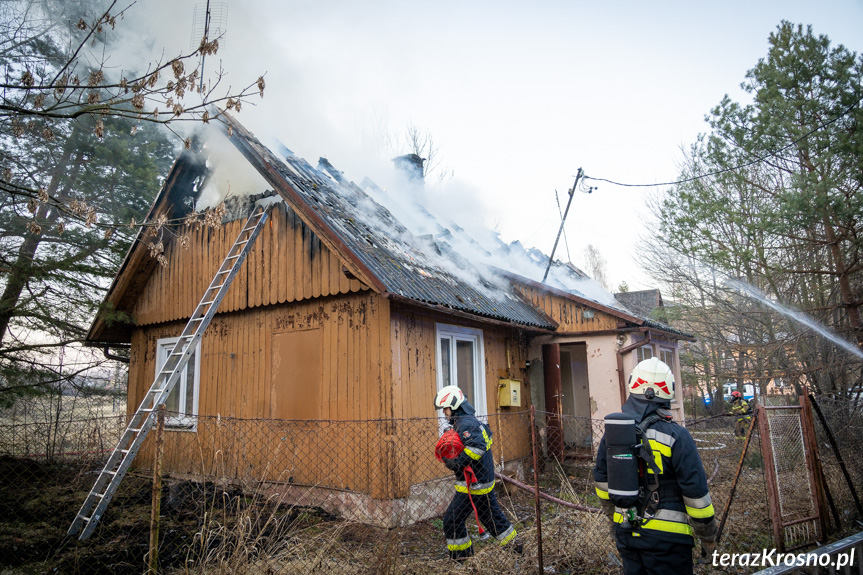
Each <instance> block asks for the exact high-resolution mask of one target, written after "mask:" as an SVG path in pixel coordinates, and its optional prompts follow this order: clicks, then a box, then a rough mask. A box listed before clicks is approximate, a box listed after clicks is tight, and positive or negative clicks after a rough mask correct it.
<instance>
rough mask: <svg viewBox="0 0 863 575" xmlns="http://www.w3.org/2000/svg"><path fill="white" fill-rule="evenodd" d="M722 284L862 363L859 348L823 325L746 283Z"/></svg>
mask: <svg viewBox="0 0 863 575" xmlns="http://www.w3.org/2000/svg"><path fill="white" fill-rule="evenodd" d="M724 283H725V285H727V286H728V287H730V288H732V289H736V290H738V291H740V292H742V293H744V294H746V295H747V296H749V297H751V298H753V299H756V300H758V301H760V302H761V303H763V304H764V305H766V306H767V307H769V308H770V309H772V310H774V311H777V312H779V313H781V314H782V315H784V316H786V317H788V318H790V319H792V320H794V321H796V322H797V323H800V324H802V325H804V326H806V327H808V328H809V329H811V330H813V331H815V332H816V333H818V334H819V335H821V336H822V337H824V338H826V339H828V340H830V341H832V342H833V343H835V344H836V345H837V346H839V347H841V348H842V349H844V350H845V351H847V352H848V353H850V354H852V355H854V356H855V357H856V358H857V359H859V360H861V361H863V351H861V350H860V348H859V347H857V346H856V345H854V344H853V343H851V342H850V341H847V340H845V339H842V338H841V337H839V336H838V335H836V334H835V333H833V332H831V331H830V330H828V329H827V328H826V327H824V326H823V325H821V324H820V323H818V322H817V321H815V320H814V319H812V318H811V317H809V316H807V315H806V314H804V313H803V312H801V311H800V310H796V309H792V308H789V307H786V306H784V305H782V304H780V303H777V302H775V301H773V300H772V299H770V298H769V297H767V295H765V294H763V293H762V292H761V291H760V290H758V289H756V288H755V287H753V286H751V285H749V284H748V283H746V282H744V281H741V280H737V279H733V278H726V279H725V282H724Z"/></svg>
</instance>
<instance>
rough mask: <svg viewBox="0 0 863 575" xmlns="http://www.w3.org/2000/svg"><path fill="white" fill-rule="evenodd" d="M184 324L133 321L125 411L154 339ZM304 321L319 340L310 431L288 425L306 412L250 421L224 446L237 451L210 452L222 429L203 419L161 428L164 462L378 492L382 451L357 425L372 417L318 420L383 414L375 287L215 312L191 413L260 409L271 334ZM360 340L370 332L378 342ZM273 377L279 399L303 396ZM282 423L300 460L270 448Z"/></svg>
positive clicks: (379, 303)
mask: <svg viewBox="0 0 863 575" xmlns="http://www.w3.org/2000/svg"><path fill="white" fill-rule="evenodd" d="M183 325H184V324H183V322H172V323H168V324H161V325H158V326H153V327H147V328H143V329H137V330H135V332H134V334H133V337H132V358H133V363H131V369H130V373H129V409H130V411H131V410H134V409H136V408H137V406H138V403H139V402H140V401H141V399H142V398H143V396H144V393H145V392H146V390H147V389H149V387H150V385H151V384H152V381H153V378H154V377H155V369H156V366H155V362H156V343H157V341H158V340H159V339H162V338H167V337H176V336H177V335H179V333H180V331H181V330H182V328H183ZM308 330H320V340H321V344H322V349H321V359H322V364H321V372H322V375H321V381H320V385H321V387H320V395H319V397H320V399H321V400H320V418H321V419H322V420H324V421H323V422H322V423H320V424H319V427H318V428H317V429H318V432H315V433H299V431H297V433H296V434H294V433H293V432H291V433H289V432H290V430H291V429H297V430H299V429H300V428H303V429H307V428H314V425H312V424H311V423H309V422H303V423H300V422H287V421H283V422H260V421H258V422H255V424H254V426H252V428H253V429H254V430H255V431H254V434H253V435H249V436H248V437H246V439H245V440H246V441H247V442H248V444H247V445H245V446H241V445H234V446H231V449H235V450H237V453H227V452H224V451H222V452H219V450H220V449H222V447H220V446H219V442H218V441H217V439H218V438H217V435H220V434H221V435H222V436H224V437H227V436H226V435H225V430H222V429H221V428H219V426H218V425H215V424H213V423H212V422H211V421H209V420H203V419H202V421H201V423H200V424H199V429H198V431H197V432H195V433H192V432H189V431H169V432H168V434H167V435H168V437H169V439H168V442H167V444H166V445H167V446H168V455H167V456H166V470H168V471H172V472H175V473H188V474H192V475H198V474H204V473H207V472H208V470H212V469H213V467H212V466H213V465H215V463H214V462H216V461H217V460H218V461H219V465H221V466H223V467H224V466H227V467H225V468H226V469H231V470H233V472H232V473H236V474H239V475H230V476H231V477H234V476H241V477H244V476H246V475H250V474H251V475H254V473H255V472H257V473H258V476H259V477H260V478H268V479H271V480H282V476H284V475H285V474H290V476H291V477H294V481H295V482H296V483H306V482H311V483H320V484H321V485H326V486H330V487H339V488H345V487H350V488H351V489H355V490H359V491H367V492H371V493H372V494H373V495H375V496H384V495H386V494H385V493H384V492H383V491H382V490H383V479H379V478H375V474H371V475H370V474H369V467H370V465H371V466H372V467H373V468H375V469H377V468H378V466H379V465H380V463H381V462H380V460H379V459H380V457H382V455H381V453H380V450H379V448H380V446H379V445H377V444H376V442H375V441H370V440H369V437H374V438H377V437H378V436H377V435H376V434H371V433H370V432H369V431H368V430H367V429H365V428H364V426H365V427H368V426H371V425H374V426H377V425H378V424H377V423H374V424H372V423H365V424H363V425H359V424H353V425H349V424H346V423H333V422H328V421H326V420H375V419H381V418H386V417H389V412H390V411H391V401H390V400H389V393H390V392H389V390H388V386H389V383H390V377H391V376H390V374H391V370H390V365H389V353H388V349H389V345H388V341H387V340H388V337H389V302H388V300H386V299H384V298H382V297H381V296H379V295H377V294H374V293H372V292H370V291H365V292H361V293H357V294H349V295H344V296H339V297H333V298H326V299H319V300H313V301H307V302H297V303H293V304H282V305H274V306H265V307H262V308H257V309H254V310H246V311H241V312H236V313H230V314H223V315H219V316H217V317H216V318H214V319H213V322H212V323H211V324H210V327H209V328H208V330H207V331H206V332H205V334H204V337H203V340H202V342H201V370H200V397H199V403H198V405H199V414H200V415H202V416H218V417H219V418H239V419H249V420H263V419H269V418H270V417H271V397H272V393H273V365H272V361H273V359H272V349H273V341H272V339H273V336H278V335H279V334H284V333H289V332H303V331H308ZM382 330H385V331H384V333H381V331H382ZM363 342H378V345H368V344H367V343H363ZM283 367H284V366H283ZM278 384H279V385H278V388H279V389H278V393H279V394H280V396H281V397H283V398H285V399H286V400H290V401H300V402H302V401H308V400H309V398H308V397H306V395H305V394H304V387H303V382H301V381H298V382H297V383H296V385H295V386H289V385H287V384H285V382H283V381H279V382H278ZM290 387H292V389H289V388H290ZM225 425H228V423H226V424H225ZM231 425H234V426H235V427H236V426H237V425H239V424H231ZM249 425H250V426H251V425H252V424H251V423H249ZM286 433H287V434H290V435H291V440H290V441H293V442H294V443H293V444H291V446H290V449H291V450H293V453H294V455H293V456H292V457H293V459H291V461H293V463H297V464H299V463H300V461H299V459H301V458H302V457H307V458H308V459H307V461H305V467H303V466H302V465H297V466H296V468H294V467H291V466H293V463H291V466H289V467H290V468H288V467H285V465H288V464H287V463H284V461H283V460H282V459H280V457H282V456H279V457H277V456H276V455H275V454H277V453H283V452H284V450H285V449H287V447H286V443H285V441H287V440H286V439H285V437H286ZM232 441H236V440H232ZM381 441H383V439H381ZM172 445H173V446H174V447H171V446H172ZM190 446H193V447H194V450H193V451H191V452H184V450H187V449H191V447H190ZM227 447H228V446H225V449H227ZM176 450H179V451H176ZM254 454H257V455H254ZM142 457H143V460H144V461H148V457H150V456H149V455H147V454H145V453H142ZM268 460H272V461H268ZM370 460H371V463H370ZM280 462H281V463H280ZM144 465H146V464H144ZM280 466H281V467H280ZM322 470H323V471H322ZM324 472H325V473H324ZM322 473H323V475H321V474H322ZM284 480H287V479H286V478H284Z"/></svg>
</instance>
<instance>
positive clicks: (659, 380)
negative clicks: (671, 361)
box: [629, 357, 674, 400]
mask: <svg viewBox="0 0 863 575" xmlns="http://www.w3.org/2000/svg"><path fill="white" fill-rule="evenodd" d="M629 393H631V394H638V395H643V396H645V399H653V398H654V397H656V398H659V399H666V400H671V399H673V398H674V373H672V371H671V368H670V367H668V364H666V363H664V362H662V361H660V360H659V358H658V357H651V358H650V359H645V360H644V361H642V362H641V363H639V364H638V365H636V366H635V369H633V370H632V374H631V375H630V376H629Z"/></svg>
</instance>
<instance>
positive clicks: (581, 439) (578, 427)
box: [560, 343, 593, 449]
mask: <svg viewBox="0 0 863 575" xmlns="http://www.w3.org/2000/svg"><path fill="white" fill-rule="evenodd" d="M560 387H561V394H562V395H563V397H562V399H561V409H562V411H563V415H564V416H565V417H564V426H563V440H564V443H565V444H566V447H567V448H569V449H579V448H590V447H591V445H592V442H593V434H592V431H593V426H592V425H591V421H590V384H589V382H588V376H587V344H586V343H574V344H566V345H561V346H560Z"/></svg>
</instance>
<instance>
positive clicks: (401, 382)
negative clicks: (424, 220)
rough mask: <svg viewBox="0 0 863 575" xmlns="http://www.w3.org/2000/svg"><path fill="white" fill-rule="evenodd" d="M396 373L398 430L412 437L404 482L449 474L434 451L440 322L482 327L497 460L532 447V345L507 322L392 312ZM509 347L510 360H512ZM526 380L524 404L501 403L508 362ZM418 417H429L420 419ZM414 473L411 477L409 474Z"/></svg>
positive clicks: (407, 448)
mask: <svg viewBox="0 0 863 575" xmlns="http://www.w3.org/2000/svg"><path fill="white" fill-rule="evenodd" d="M391 317H392V333H391V337H390V342H391V349H392V376H393V417H394V418H395V421H396V425H397V427H398V430H397V432H396V435H397V436H399V437H404V438H406V439H405V441H404V442H403V445H402V447H401V456H400V457H401V458H402V465H403V466H402V470H403V472H402V474H401V476H400V478H399V480H398V481H399V485H402V486H403V485H405V484H408V483H418V482H421V481H427V480H430V479H433V478H435V477H442V476H446V475H447V473H448V471H447V470H446V468H445V467H444V466H443V465H442V464H441V463H440V462H438V461H437V460H436V459H435V458H434V457H433V450H434V444H435V442H436V441H437V439H438V431H439V429H438V421H437V419H436V412H435V410H434V407H433V400H434V395H435V393H436V392H437V368H436V365H437V363H436V345H435V344H436V333H437V332H436V327H435V326H436V323H445V324H449V325H461V326H464V327H472V328H478V329H481V330H482V332H483V344H484V352H485V366H484V368H485V381H486V393H487V395H486V401H487V405H488V408H489V424H490V426H491V428H492V432H493V433H494V434H495V443H494V446H493V448H492V449H493V454H494V457H495V461H497V462H500V461H501V460H505V461H509V460H512V459H518V458H521V457H526V456H527V455H528V454H529V453H530V425H529V417H528V416H527V415H526V412H525V411H524V410H526V409H528V408H529V405H528V403H527V402H528V401H529V399H530V392H529V390H528V389H527V388H526V387H525V382H524V377H523V375H522V374H523V371H522V370H521V369H520V368H521V367H523V366H524V364H525V360H526V359H527V350H526V349H525V348H523V347H522V346H519V345H518V344H517V342H518V332H517V331H516V330H514V329H507V328H505V327H498V326H490V325H488V324H481V323H467V322H465V321H463V320H458V321H454V318H453V317H452V316H446V315H444V314H435V313H426V312H424V311H418V310H415V309H411V308H407V307H402V306H400V307H395V306H394V308H393V310H392V312H391ZM507 351H509V363H508V361H507ZM508 367H510V368H512V369H511V370H510V373H511V375H512V376H513V377H514V378H516V379H521V380H522V381H523V384H522V385H523V386H522V401H523V405H522V407H520V408H515V407H503V408H501V407H499V406H498V403H499V402H498V379H499V377H500V376H501V375H505V373H502V372H506V371H507V368H508ZM415 418H425V419H422V420H418V419H415ZM406 476H408V477H406Z"/></svg>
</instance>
